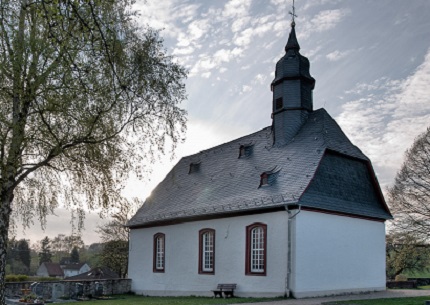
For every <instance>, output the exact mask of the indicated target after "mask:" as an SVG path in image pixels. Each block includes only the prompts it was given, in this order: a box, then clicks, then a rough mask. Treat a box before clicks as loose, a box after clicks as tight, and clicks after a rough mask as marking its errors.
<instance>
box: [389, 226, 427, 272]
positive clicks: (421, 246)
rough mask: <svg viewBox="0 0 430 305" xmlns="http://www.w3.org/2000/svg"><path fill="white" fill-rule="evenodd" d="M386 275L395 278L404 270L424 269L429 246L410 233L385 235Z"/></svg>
mask: <svg viewBox="0 0 430 305" xmlns="http://www.w3.org/2000/svg"><path fill="white" fill-rule="evenodd" d="M386 255H387V269H386V271H387V277H388V278H395V277H396V275H399V274H401V273H403V272H405V271H408V272H414V271H422V270H425V269H426V268H427V267H428V265H429V263H430V247H429V245H427V244H426V243H425V242H424V241H423V240H419V239H417V237H416V236H415V235H413V234H410V233H405V232H400V233H392V234H389V235H387V238H386Z"/></svg>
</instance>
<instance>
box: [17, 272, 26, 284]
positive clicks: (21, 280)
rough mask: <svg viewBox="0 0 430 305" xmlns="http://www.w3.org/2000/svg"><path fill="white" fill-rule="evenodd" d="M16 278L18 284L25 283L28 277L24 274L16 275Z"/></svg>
mask: <svg viewBox="0 0 430 305" xmlns="http://www.w3.org/2000/svg"><path fill="white" fill-rule="evenodd" d="M16 277H17V278H18V282H25V281H28V275H25V274H18V275H17V276H16Z"/></svg>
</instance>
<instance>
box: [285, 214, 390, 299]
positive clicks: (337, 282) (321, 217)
mask: <svg viewBox="0 0 430 305" xmlns="http://www.w3.org/2000/svg"><path fill="white" fill-rule="evenodd" d="M292 232H293V236H294V235H295V238H294V240H293V249H292V251H293V266H292V267H293V271H292V272H293V274H292V278H293V281H292V283H291V288H292V291H293V295H294V296H295V297H296V298H302V297H313V296H324V295H332V294H340V293H353V292H362V291H379V290H385V224H384V223H383V222H377V221H370V220H363V219H357V218H351V217H344V216H337V215H330V214H323V213H316V212H309V211H301V212H300V213H299V214H298V215H297V216H296V218H295V219H294V221H293V227H292Z"/></svg>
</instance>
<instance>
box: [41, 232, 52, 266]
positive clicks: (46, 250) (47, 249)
mask: <svg viewBox="0 0 430 305" xmlns="http://www.w3.org/2000/svg"><path fill="white" fill-rule="evenodd" d="M40 243H41V247H40V252H39V266H40V265H41V264H42V263H50V262H52V253H51V241H50V240H49V238H48V236H46V237H45V238H44V239H42V240H41V242H40Z"/></svg>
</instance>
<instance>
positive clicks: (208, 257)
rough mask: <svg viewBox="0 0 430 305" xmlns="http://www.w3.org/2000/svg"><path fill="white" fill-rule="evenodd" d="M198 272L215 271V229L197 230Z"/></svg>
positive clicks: (208, 272) (209, 272)
mask: <svg viewBox="0 0 430 305" xmlns="http://www.w3.org/2000/svg"><path fill="white" fill-rule="evenodd" d="M199 273H200V274H214V273H215V230H213V229H203V230H200V231H199Z"/></svg>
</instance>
